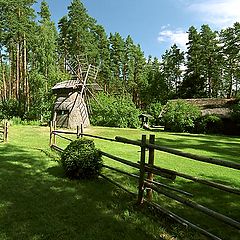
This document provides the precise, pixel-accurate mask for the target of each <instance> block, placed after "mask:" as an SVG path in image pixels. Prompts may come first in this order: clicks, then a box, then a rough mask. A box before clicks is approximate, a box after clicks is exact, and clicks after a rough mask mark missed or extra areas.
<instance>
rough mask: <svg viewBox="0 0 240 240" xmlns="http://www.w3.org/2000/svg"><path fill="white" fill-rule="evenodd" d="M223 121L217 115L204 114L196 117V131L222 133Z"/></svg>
mask: <svg viewBox="0 0 240 240" xmlns="http://www.w3.org/2000/svg"><path fill="white" fill-rule="evenodd" d="M223 127H224V124H223V121H222V119H221V118H220V117H219V116H217V115H214V114H212V115H206V116H202V117H200V118H199V119H198V121H197V123H196V132H197V133H213V134H214V133H222V132H223Z"/></svg>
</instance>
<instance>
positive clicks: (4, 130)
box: [0, 122, 9, 143]
mask: <svg viewBox="0 0 240 240" xmlns="http://www.w3.org/2000/svg"><path fill="white" fill-rule="evenodd" d="M8 131H9V126H8V122H4V123H3V125H2V126H1V127H0V139H1V141H2V142H5V143H6V142H8Z"/></svg>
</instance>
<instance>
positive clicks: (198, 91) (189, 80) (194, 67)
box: [180, 26, 205, 98]
mask: <svg viewBox="0 0 240 240" xmlns="http://www.w3.org/2000/svg"><path fill="white" fill-rule="evenodd" d="M188 40H189V41H188V43H187V45H188V47H187V53H186V54H187V62H186V68H187V69H186V73H185V75H184V79H183V82H182V84H181V87H180V95H181V97H183V98H194V97H204V96H205V85H204V78H203V77H202V76H201V59H200V58H201V37H200V34H199V33H198V31H197V29H196V28H195V27H193V26H191V27H190V28H189V30H188Z"/></svg>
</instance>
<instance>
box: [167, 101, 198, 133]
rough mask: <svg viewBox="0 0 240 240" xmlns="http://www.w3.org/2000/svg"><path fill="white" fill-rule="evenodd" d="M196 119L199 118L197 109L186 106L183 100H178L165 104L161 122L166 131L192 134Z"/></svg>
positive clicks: (189, 105)
mask: <svg viewBox="0 0 240 240" xmlns="http://www.w3.org/2000/svg"><path fill="white" fill-rule="evenodd" d="M198 117H200V110H199V108H198V107H196V106H193V105H191V104H188V103H187V102H185V101H184V100H178V101H175V102H169V103H168V104H167V106H166V110H165V112H164V114H163V122H164V124H165V129H166V130H170V131H174V132H192V131H193V130H194V126H195V121H196V119H197V118H198Z"/></svg>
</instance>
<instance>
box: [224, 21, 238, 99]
mask: <svg viewBox="0 0 240 240" xmlns="http://www.w3.org/2000/svg"><path fill="white" fill-rule="evenodd" d="M220 42H221V53H222V60H223V69H222V81H223V94H224V95H226V96H227V97H228V98H230V97H233V96H236V95H237V93H238V90H239V78H240V67H239V57H240V50H239V45H240V23H235V24H234V26H233V27H229V28H227V29H224V30H222V31H221V32H220Z"/></svg>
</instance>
